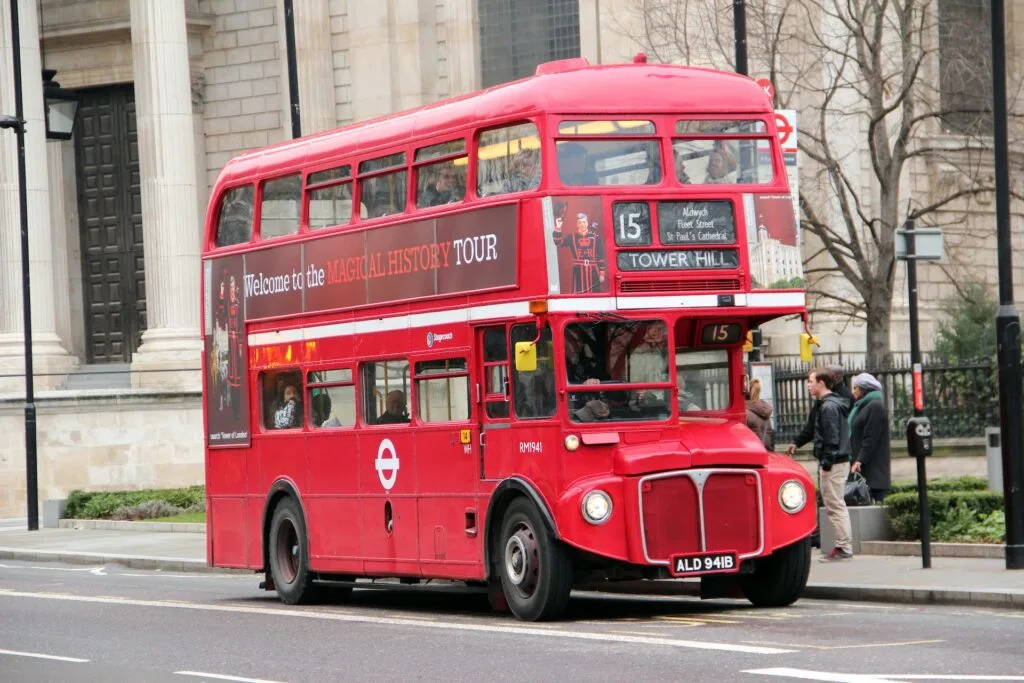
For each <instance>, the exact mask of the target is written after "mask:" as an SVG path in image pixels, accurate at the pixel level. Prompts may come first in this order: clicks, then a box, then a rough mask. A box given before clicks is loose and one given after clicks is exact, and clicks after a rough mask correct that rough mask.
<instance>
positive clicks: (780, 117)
mask: <svg viewBox="0 0 1024 683" xmlns="http://www.w3.org/2000/svg"><path fill="white" fill-rule="evenodd" d="M775 126H776V128H778V131H779V143H780V144H781V145H782V159H783V161H784V162H785V164H786V177H787V178H788V179H789V191H790V194H791V195H792V196H793V215H794V217H795V218H796V232H797V240H798V241H797V244H798V245H799V246H803V243H802V242H800V241H799V239H800V177H799V173H797V169H798V168H799V166H800V162H799V159H800V152H799V150H798V149H797V126H796V110H795V109H779V110H778V111H776V112H775Z"/></svg>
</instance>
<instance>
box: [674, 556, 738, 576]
mask: <svg viewBox="0 0 1024 683" xmlns="http://www.w3.org/2000/svg"><path fill="white" fill-rule="evenodd" d="M669 567H670V571H671V573H672V574H673V575H674V576H689V575H693V574H722V573H725V572H736V571H739V569H740V563H739V561H738V560H737V559H736V553H697V554H694V555H673V556H672V557H671V558H669Z"/></svg>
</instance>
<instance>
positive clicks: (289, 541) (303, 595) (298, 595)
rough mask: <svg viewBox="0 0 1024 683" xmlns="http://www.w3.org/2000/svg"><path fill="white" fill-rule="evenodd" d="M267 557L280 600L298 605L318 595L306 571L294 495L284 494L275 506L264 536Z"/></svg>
mask: <svg viewBox="0 0 1024 683" xmlns="http://www.w3.org/2000/svg"><path fill="white" fill-rule="evenodd" d="M267 561H268V564H269V565H270V576H271V578H272V579H273V580H274V589H275V590H276V591H277V595H278V597H279V598H281V602H283V603H285V604H287V605H301V604H305V603H310V602H313V601H314V600H316V599H317V598H318V597H319V595H320V591H319V590H318V588H319V587H318V586H315V585H314V584H313V575H312V573H311V572H310V571H309V538H308V537H307V536H306V525H305V523H304V522H303V521H302V513H301V512H300V511H299V504H298V503H297V502H295V499H294V498H284V499H283V500H281V502H279V503H278V504H277V506H276V507H275V508H274V516H273V517H272V518H271V522H270V536H269V537H268V538H267Z"/></svg>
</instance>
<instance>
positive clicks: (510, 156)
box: [476, 123, 541, 197]
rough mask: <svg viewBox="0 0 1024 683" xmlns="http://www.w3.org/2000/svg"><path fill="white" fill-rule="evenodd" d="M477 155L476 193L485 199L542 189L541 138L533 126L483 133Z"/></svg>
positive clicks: (521, 125)
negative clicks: (492, 196)
mask: <svg viewBox="0 0 1024 683" xmlns="http://www.w3.org/2000/svg"><path fill="white" fill-rule="evenodd" d="M476 153H477V167H476V168H477V171H476V192H477V194H478V195H480V196H481V197H487V196H491V195H497V194H507V193H510V192H525V191H527V190H535V189H537V188H538V187H539V186H540V175H541V158H540V136H539V135H538V133H537V127H536V126H535V125H533V124H532V123H521V124H517V125H515V126H507V127H505V128H498V129H495V130H485V131H483V132H482V133H480V136H479V137H478V138H477V150H476Z"/></svg>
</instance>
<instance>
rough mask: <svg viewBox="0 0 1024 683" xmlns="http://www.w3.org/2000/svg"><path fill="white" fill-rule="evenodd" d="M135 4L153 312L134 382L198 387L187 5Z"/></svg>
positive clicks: (149, 309) (146, 0)
mask: <svg viewBox="0 0 1024 683" xmlns="http://www.w3.org/2000/svg"><path fill="white" fill-rule="evenodd" d="M129 7H130V11H131V32H132V71H133V73H134V77H135V108H136V118H137V121H138V129H139V165H140V171H141V179H142V239H143V244H144V246H145V268H146V317H147V330H146V332H145V333H144V334H143V335H142V346H141V347H140V348H139V350H138V351H137V352H136V353H135V355H134V356H133V358H132V384H133V385H134V386H153V385H158V386H177V387H189V388H198V387H199V380H200V372H199V370H198V368H199V365H200V360H201V354H202V343H201V339H200V336H199V227H198V226H197V225H196V202H197V198H196V157H195V153H194V149H193V144H194V137H193V125H192V93H191V87H190V77H189V61H188V39H187V36H186V31H185V4H184V3H181V2H166V1H165V0H131V1H130V5H129ZM149 370H163V371H166V372H146V371H149Z"/></svg>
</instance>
